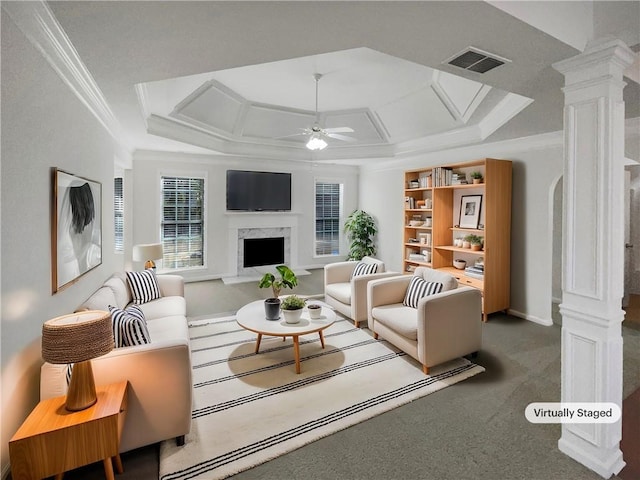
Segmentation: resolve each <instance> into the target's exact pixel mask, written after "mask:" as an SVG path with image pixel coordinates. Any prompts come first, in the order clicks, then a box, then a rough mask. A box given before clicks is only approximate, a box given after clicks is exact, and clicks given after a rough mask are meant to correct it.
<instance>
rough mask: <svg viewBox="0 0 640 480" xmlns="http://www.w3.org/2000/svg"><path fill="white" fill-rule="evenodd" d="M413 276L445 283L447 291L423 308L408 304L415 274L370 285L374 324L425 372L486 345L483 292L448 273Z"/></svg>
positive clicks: (374, 328) (424, 303) (377, 331)
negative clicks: (407, 294) (465, 284)
mask: <svg viewBox="0 0 640 480" xmlns="http://www.w3.org/2000/svg"><path fill="white" fill-rule="evenodd" d="M413 276H419V277H422V278H423V279H424V280H426V281H427V282H438V283H442V285H443V287H442V291H441V292H440V293H436V294H433V295H427V296H425V297H422V298H421V299H420V300H419V301H418V303H417V308H412V307H408V306H406V305H404V304H403V301H404V298H405V295H406V292H407V288H408V286H409V284H410V282H411V279H412V276H411V275H402V276H396V277H392V278H384V279H380V280H374V281H372V282H370V283H369V285H368V289H367V297H368V326H369V329H370V330H371V331H373V333H374V337H375V338H378V336H382V338H384V339H385V340H387V341H388V342H390V343H392V344H393V345H395V346H396V347H398V348H399V349H401V350H402V351H404V352H406V353H407V354H409V355H411V356H412V357H413V358H415V359H416V360H417V361H418V362H420V363H421V364H422V371H423V372H424V373H425V375H426V374H428V373H429V368H430V367H433V366H435V365H439V364H441V363H444V362H448V361H449V360H453V359H455V358H458V357H462V356H464V355H469V354H476V353H477V352H478V350H480V347H481V345H482V294H481V293H480V290H477V289H475V288H472V287H460V288H458V282H457V281H456V279H455V278H454V277H453V276H452V275H449V274H448V273H444V272H439V271H437V270H433V269H430V268H425V267H418V268H416V270H415V272H414V274H413Z"/></svg>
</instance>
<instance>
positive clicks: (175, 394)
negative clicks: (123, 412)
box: [40, 273, 192, 452]
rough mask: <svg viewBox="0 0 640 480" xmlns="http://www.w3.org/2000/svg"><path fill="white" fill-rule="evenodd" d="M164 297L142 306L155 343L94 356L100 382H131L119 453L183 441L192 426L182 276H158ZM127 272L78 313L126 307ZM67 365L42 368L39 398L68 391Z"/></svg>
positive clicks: (112, 279)
mask: <svg viewBox="0 0 640 480" xmlns="http://www.w3.org/2000/svg"><path fill="white" fill-rule="evenodd" d="M157 279H158V285H159V287H160V292H161V294H162V297H161V298H158V299H156V300H153V301H151V302H148V303H145V304H142V305H140V308H141V309H142V311H143V312H144V315H145V318H146V320H147V326H148V329H149V335H150V337H151V343H149V344H146V345H137V346H132V347H121V348H116V349H114V350H112V351H111V352H110V353H108V354H107V355H104V356H102V357H99V358H96V359H94V360H92V362H91V363H92V367H93V373H94V377H95V382H96V385H104V384H109V383H114V382H119V381H124V380H128V381H129V391H128V407H127V410H128V411H127V417H126V421H125V425H124V430H123V433H122V440H121V442H120V451H121V452H126V451H128V450H133V449H134V448H138V447H142V446H144V445H150V444H152V443H156V442H160V441H162V440H166V439H170V438H175V439H176V441H177V442H178V444H179V445H182V444H184V438H185V435H186V434H187V433H189V430H190V427H191V407H192V380H191V352H190V350H189V331H188V326H187V319H186V303H185V300H184V279H183V278H182V277H180V276H178V275H158V276H157ZM131 299H132V297H131V291H130V289H129V285H128V284H127V281H126V276H125V274H124V273H116V274H114V275H113V276H112V277H110V278H109V279H108V280H107V281H106V282H105V283H104V285H103V286H102V287H101V288H99V289H98V290H97V291H96V292H94V293H93V295H91V297H89V298H88V299H87V300H86V301H85V302H84V303H83V304H82V305H80V307H78V309H77V311H80V310H106V311H108V310H109V305H112V306H118V307H120V308H124V307H125V306H126V305H128V304H129V303H131ZM66 370H67V368H66V365H52V364H49V363H45V364H44V365H42V368H41V376H40V397H41V399H45V398H51V397H56V396H61V395H65V394H66V391H67V380H66Z"/></svg>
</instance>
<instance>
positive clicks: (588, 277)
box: [554, 39, 634, 478]
mask: <svg viewBox="0 0 640 480" xmlns="http://www.w3.org/2000/svg"><path fill="white" fill-rule="evenodd" d="M633 60H634V54H633V52H632V51H631V50H630V49H629V48H628V47H627V46H626V45H625V44H624V43H623V42H621V41H619V40H615V39H605V40H601V41H596V42H593V43H590V44H588V45H587V48H586V49H585V51H584V53H582V54H580V55H577V56H575V57H573V58H570V59H567V60H564V61H561V62H558V63H556V64H554V68H555V69H556V70H558V71H559V72H561V73H562V74H564V76H565V87H564V89H563V91H564V94H565V108H564V219H563V233H564V237H563V285H562V290H563V296H562V304H561V305H560V313H561V314H562V378H561V380H562V402H612V403H616V404H618V405H619V406H620V407H621V408H622V334H621V322H622V320H623V318H624V312H623V311H622V308H621V302H622V294H623V283H624V263H623V260H624V228H623V216H624V215H623V213H624V189H623V186H624V185H623V184H624V102H623V100H622V90H623V88H624V86H625V83H624V82H623V81H622V74H623V72H624V70H625V69H626V68H627V67H628V66H629V65H630V64H631V63H632V62H633ZM621 438H622V427H621V422H620V421H618V422H616V423H613V424H605V423H598V424H587V423H574V424H571V423H569V424H563V425H562V436H561V438H560V440H559V441H558V447H559V449H560V450H561V451H562V452H564V453H565V454H567V455H569V456H570V457H572V458H573V459H575V460H577V461H578V462H580V463H582V464H583V465H585V466H587V467H588V468H590V469H591V470H593V471H595V472H596V473H598V474H599V475H601V476H603V477H604V478H609V477H610V476H612V475H614V474H617V473H618V472H619V471H620V470H621V469H622V468H623V467H624V465H625V463H624V461H623V460H622V452H621V451H620V447H619V443H620V440H621Z"/></svg>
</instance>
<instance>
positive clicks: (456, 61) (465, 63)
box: [443, 47, 511, 73]
mask: <svg viewBox="0 0 640 480" xmlns="http://www.w3.org/2000/svg"><path fill="white" fill-rule="evenodd" d="M507 62H511V60H507V59H506V58H502V57H499V56H498V55H494V54H493V53H487V52H484V51H482V50H480V49H478V48H474V47H467V48H465V49H464V50H463V51H462V52H460V53H456V54H455V55H454V56H453V57H451V58H449V59H447V60H445V61H444V62H443V63H447V64H449V65H453V66H454V67H459V68H464V69H465V70H471V71H472V72H478V73H487V72H488V71H489V70H493V69H494V68H496V67H499V66H500V65H504V64H505V63H507Z"/></svg>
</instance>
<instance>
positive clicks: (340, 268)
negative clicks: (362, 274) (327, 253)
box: [324, 261, 358, 286]
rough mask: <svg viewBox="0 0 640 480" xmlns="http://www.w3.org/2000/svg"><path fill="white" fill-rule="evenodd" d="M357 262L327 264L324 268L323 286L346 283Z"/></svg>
mask: <svg viewBox="0 0 640 480" xmlns="http://www.w3.org/2000/svg"><path fill="white" fill-rule="evenodd" d="M357 263H358V262H354V261H346V262H335V263H329V264H327V265H325V266H324V284H325V286H326V285H329V284H330V283H343V282H348V281H349V279H350V278H351V274H352V273H353V270H354V269H355V268H356V264H357Z"/></svg>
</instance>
